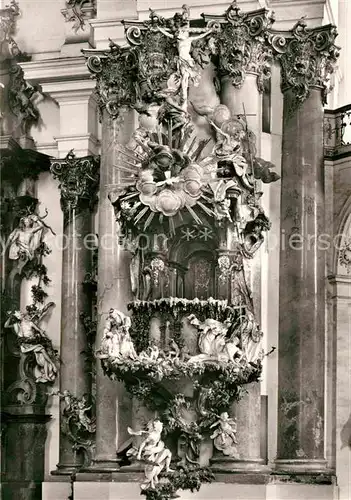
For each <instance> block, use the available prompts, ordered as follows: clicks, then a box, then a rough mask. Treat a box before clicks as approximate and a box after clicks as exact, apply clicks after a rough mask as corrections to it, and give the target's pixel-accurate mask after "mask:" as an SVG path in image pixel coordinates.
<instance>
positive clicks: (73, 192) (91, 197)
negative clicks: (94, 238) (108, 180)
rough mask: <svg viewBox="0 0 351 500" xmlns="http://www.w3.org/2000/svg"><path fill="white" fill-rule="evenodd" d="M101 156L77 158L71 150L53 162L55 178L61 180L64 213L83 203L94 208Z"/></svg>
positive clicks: (52, 170) (52, 169) (52, 168)
mask: <svg viewBox="0 0 351 500" xmlns="http://www.w3.org/2000/svg"><path fill="white" fill-rule="evenodd" d="M99 166H100V157H96V156H95V157H94V156H88V157H85V158H76V156H75V154H74V153H73V150H71V151H70V152H69V153H68V154H67V156H66V158H64V159H63V160H55V161H53V162H52V164H51V172H52V173H53V176H54V178H56V179H58V180H59V181H60V189H61V206H62V210H63V211H64V213H67V212H68V211H69V210H72V209H75V208H78V207H79V206H80V204H81V203H83V204H85V205H86V204H88V206H89V207H90V208H91V209H92V208H93V207H94V205H95V203H96V196H97V188H98V184H99Z"/></svg>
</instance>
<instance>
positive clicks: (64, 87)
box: [41, 79, 95, 106]
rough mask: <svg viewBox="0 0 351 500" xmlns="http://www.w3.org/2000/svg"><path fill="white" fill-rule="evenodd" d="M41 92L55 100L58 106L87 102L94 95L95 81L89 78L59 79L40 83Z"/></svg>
mask: <svg viewBox="0 0 351 500" xmlns="http://www.w3.org/2000/svg"><path fill="white" fill-rule="evenodd" d="M41 86H42V89H43V92H45V93H47V94H49V95H50V97H52V99H54V100H55V101H57V102H58V103H59V104H60V106H61V105H65V104H78V103H82V102H88V101H89V100H90V98H91V97H92V96H93V95H94V90H95V82H94V81H93V80H91V79H89V80H79V81H61V82H52V83H51V82H50V83H46V84H42V85H41Z"/></svg>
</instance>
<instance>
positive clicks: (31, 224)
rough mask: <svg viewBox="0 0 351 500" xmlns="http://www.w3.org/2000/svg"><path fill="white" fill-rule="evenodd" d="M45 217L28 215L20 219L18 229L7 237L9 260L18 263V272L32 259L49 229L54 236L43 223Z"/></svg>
mask: <svg viewBox="0 0 351 500" xmlns="http://www.w3.org/2000/svg"><path fill="white" fill-rule="evenodd" d="M46 215H47V213H46ZM46 215H45V216H44V217H40V216H39V215H37V214H29V215H25V216H24V217H21V219H20V221H19V224H18V227H16V228H15V229H14V230H13V231H12V233H11V234H10V236H9V239H8V244H9V247H10V248H9V259H11V260H18V261H19V263H18V266H17V269H18V271H19V272H21V270H22V269H23V267H24V266H25V264H26V263H27V262H28V261H30V260H32V259H33V258H34V255H35V251H36V250H37V248H38V247H39V245H40V244H41V242H42V239H43V235H44V232H45V231H46V230H47V229H50V231H51V232H52V233H53V234H55V233H54V232H53V230H52V229H51V227H49V226H48V225H47V224H45V222H43V219H44V218H45V217H46Z"/></svg>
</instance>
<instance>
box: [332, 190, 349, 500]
mask: <svg viewBox="0 0 351 500" xmlns="http://www.w3.org/2000/svg"><path fill="white" fill-rule="evenodd" d="M336 228H337V230H336V233H335V235H334V239H333V275H332V276H329V277H328V279H329V284H330V297H331V300H330V301H329V309H328V311H329V315H330V321H329V334H328V348H327V353H328V372H329V377H328V384H327V392H328V398H327V400H328V402H329V407H330V408H331V411H330V412H329V426H327V432H328V427H329V432H328V433H329V435H330V439H329V441H330V448H331V451H330V452H329V453H328V454H329V455H330V462H331V465H332V466H333V467H334V466H335V469H336V476H337V481H338V485H339V495H340V499H341V498H342V499H344V498H348V492H349V489H348V488H349V475H350V470H351V393H350V387H351V196H350V197H349V198H348V200H347V201H346V203H345V204H344V206H343V208H342V210H341V212H340V215H339V217H338V218H337V220H336ZM327 452H328V450H327ZM345 495H346V496H345Z"/></svg>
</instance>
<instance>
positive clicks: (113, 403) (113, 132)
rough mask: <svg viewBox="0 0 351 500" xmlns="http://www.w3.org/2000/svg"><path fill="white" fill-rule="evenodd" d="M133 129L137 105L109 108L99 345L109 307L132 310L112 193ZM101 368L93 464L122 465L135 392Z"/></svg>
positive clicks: (103, 162) (102, 192) (105, 139)
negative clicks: (122, 148) (120, 153)
mask: <svg viewBox="0 0 351 500" xmlns="http://www.w3.org/2000/svg"><path fill="white" fill-rule="evenodd" d="M133 130H134V112H133V111H124V110H121V112H120V115H119V117H118V118H116V119H113V118H112V117H111V116H110V115H109V114H108V113H107V111H106V110H105V111H104V115H103V122H102V145H101V173H100V194H99V228H98V233H99V262H98V290H97V319H98V330H97V340H96V343H97V345H99V344H100V343H101V340H102V336H103V330H104V326H105V322H106V318H107V315H108V312H109V309H110V308H115V309H118V310H120V311H122V312H124V313H127V304H128V302H130V301H131V300H132V292H131V283H130V272H129V266H130V258H131V254H130V252H129V251H128V250H126V249H124V248H123V245H120V244H118V228H117V223H116V220H115V214H114V209H113V206H112V204H111V201H110V200H109V198H108V196H109V194H110V193H111V192H112V191H113V189H114V188H115V187H116V185H118V183H119V181H120V175H121V174H120V171H119V170H117V169H116V168H115V162H116V155H117V148H118V144H125V143H126V142H128V140H129V138H130V136H131V134H132V132H133ZM96 370H97V372H96V421H97V430H96V454H95V458H94V469H95V470H102V471H103V470H114V469H115V470H117V469H118V467H119V466H118V460H117V454H116V452H117V450H118V448H119V447H120V446H121V445H122V444H123V442H125V441H126V439H128V437H129V435H128V432H127V426H128V425H130V423H131V413H132V410H131V398H130V396H129V395H128V394H127V393H126V390H125V388H124V384H123V383H122V382H117V381H112V380H110V379H109V378H108V377H106V376H105V375H104V374H103V371H102V368H101V362H100V360H98V361H97V366H96Z"/></svg>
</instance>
